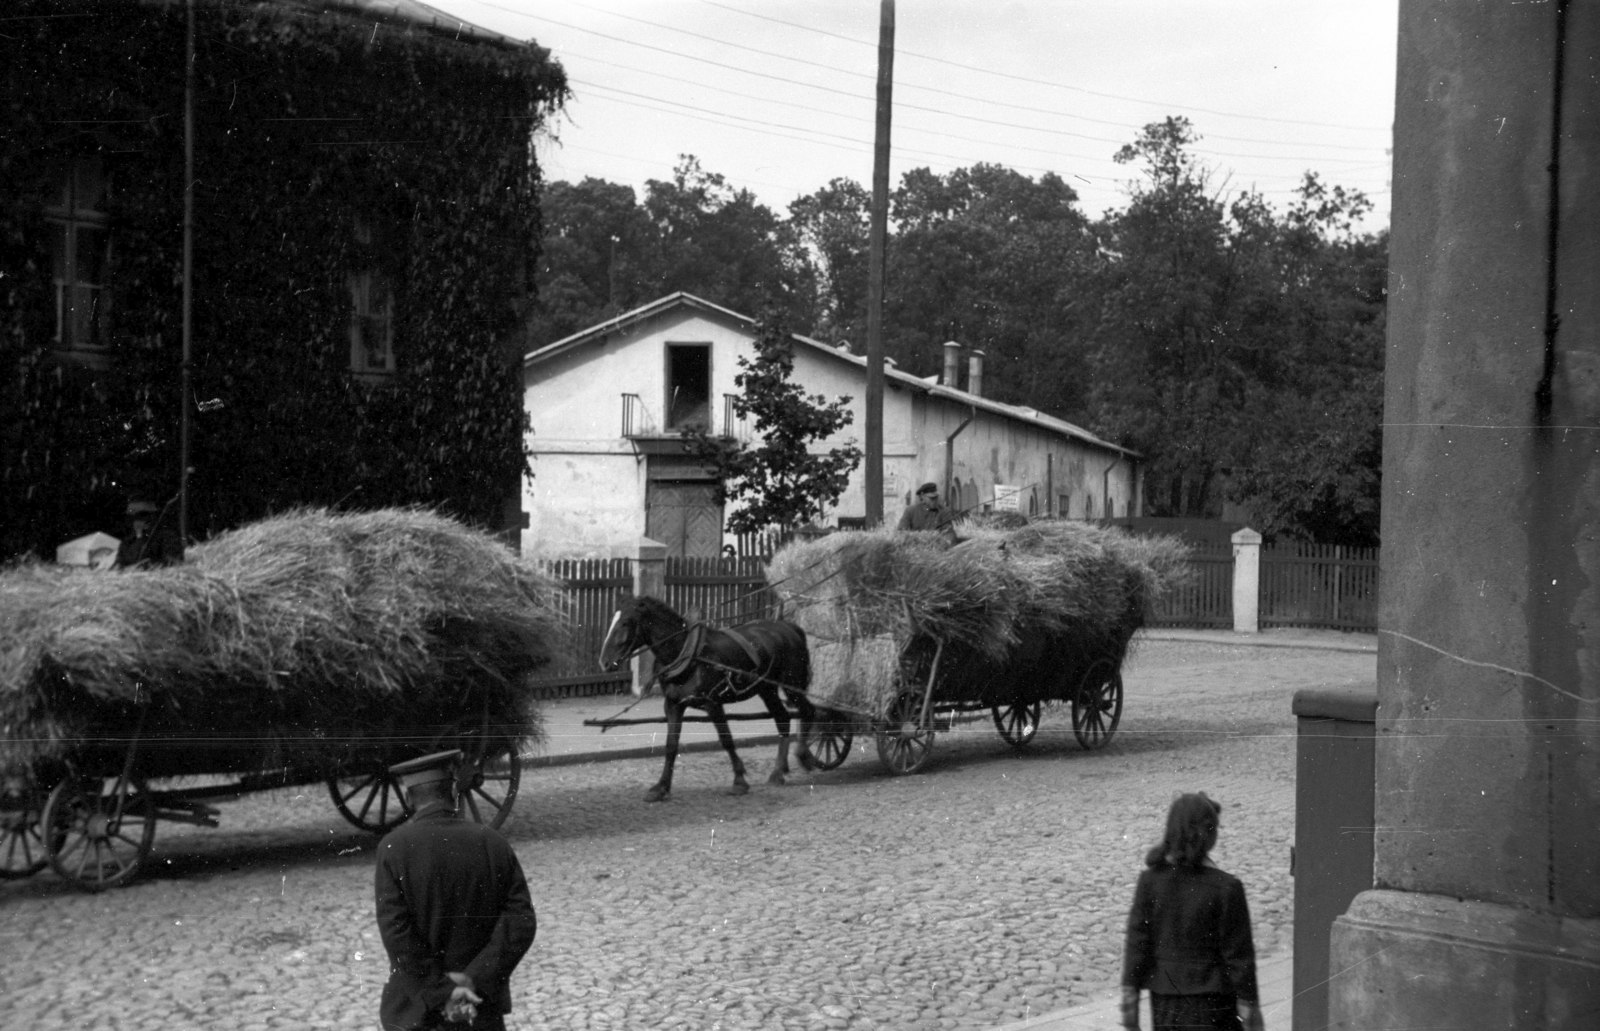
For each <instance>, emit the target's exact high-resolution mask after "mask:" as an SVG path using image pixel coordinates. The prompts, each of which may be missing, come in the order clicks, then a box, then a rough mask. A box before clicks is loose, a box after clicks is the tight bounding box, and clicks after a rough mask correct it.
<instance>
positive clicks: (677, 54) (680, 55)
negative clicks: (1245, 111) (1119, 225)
mask: <svg viewBox="0 0 1600 1031" xmlns="http://www.w3.org/2000/svg"><path fill="white" fill-rule="evenodd" d="M474 2H476V3H480V4H482V5H483V6H485V7H492V8H495V9H497V10H502V11H506V12H507V13H511V14H516V15H518V16H520V17H523V18H528V19H532V20H535V21H544V22H548V23H550V24H552V25H558V26H560V27H561V28H564V29H572V30H573V31H576V32H584V33H588V34H590V35H593V36H598V37H600V38H601V39H608V40H611V41H612V42H616V43H623V44H626V45H629V46H636V47H640V48H643V49H645V50H653V51H656V52H658V53H662V54H666V55H667V56H669V57H673V58H676V59H679V60H688V61H696V62H699V63H701V64H709V65H712V66H713V67H717V68H724V69H727V70H728V71H733V72H739V73H741V74H745V75H753V76H757V77H759V78H763V79H771V80H773V81H775V82H782V83H787V84H789V85H792V86H801V87H804V88H807V89H814V90H819V91H822V92H825V93H833V94H837V95H838V96H843V97H848V98H850V99H851V100H857V101H865V100H867V99H869V98H866V97H863V96H862V95H861V94H858V93H852V92H850V91H848V90H841V89H836V88H834V87H831V86H821V85H817V84H816V83H810V82H805V81H803V80H800V79H792V78H788V77H786V76H782V75H774V74H772V73H770V72H758V71H752V70H750V69H747V68H740V67H739V66H738V65H732V64H726V63H724V62H722V61H714V60H712V59H710V58H706V57H700V56H698V55H695V54H688V53H684V52H682V51H679V50H672V49H670V48H667V47H661V46H656V45H654V44H650V43H640V42H638V41H637V40H632V39H627V38H626V37H623V36H615V35H612V34H610V33H606V32H601V31H600V30H598V29H591V28H588V27H586V26H583V25H575V24H573V23H571V22H564V21H561V20H560V19H558V18H551V17H549V16H548V15H544V14H533V13H530V12H527V11H518V10H515V9H513V8H509V7H505V6H502V5H500V4H495V3H490V2H489V0H474ZM707 2H709V0H707ZM580 6H581V5H580ZM597 10H602V13H606V14H611V15H612V16H613V17H617V18H622V19H625V20H628V21H636V22H639V23H640V24H643V25H647V26H650V27H651V28H659V29H666V30H668V31H672V32H678V33H681V34H683V35H686V36H691V37H693V38H696V39H702V40H705V41H707V42H711V43H714V44H716V45H718V46H723V47H729V48H733V49H736V50H745V51H748V52H750V53H753V54H758V55H760V56H763V57H776V58H779V59H782V60H787V61H794V62H797V63H799V64H806V65H811V66H814V67H817V68H821V69H823V70H825V71H828V72H831V73H833V74H836V75H848V76H853V77H855V78H864V79H868V80H870V79H872V78H873V77H872V76H870V75H867V74H866V73H864V72H855V71H849V70H846V69H840V68H834V67H832V66H831V65H826V64H822V63H820V62H817V61H808V60H806V59H804V58H798V57H791V56H789V55H786V54H779V53H776V52H774V51H770V50H761V49H758V48H755V47H748V46H745V45H744V44H741V43H731V42H728V41H726V40H719V39H717V38H715V37H712V36H706V35H703V34H701V33H698V32H690V31H689V30H687V29H679V28H676V27H674V26H671V25H665V24H662V23H659V22H653V21H650V20H648V19H645V18H638V17H635V16H633V15H628V14H620V13H618V12H614V11H604V10H603V9H597ZM784 24H790V23H787V22H786V23H784ZM797 27H800V28H804V26H797ZM813 31H818V32H821V31H823V30H820V29H818V30H813ZM607 63H612V62H607ZM947 63H954V62H947ZM958 67H964V66H959V65H958ZM991 74H994V75H1007V73H1003V72H993V73H991ZM1007 77H1009V78H1018V76H1007ZM1028 81H1035V80H1028ZM1040 81H1042V80H1040ZM903 85H905V86H908V87H910V88H914V89H921V90H924V91H927V92H930V93H936V94H940V95H942V96H948V97H954V98H956V99H958V100H966V101H972V102H975V103H979V104H988V105H997V106H1003V107H1012V108H1016V109H1018V110H1024V111H1032V112H1035V113H1038V114H1047V115H1051V116H1054V117H1059V118H1081V119H1082V120H1084V121H1090V122H1095V123H1097V124H1102V125H1112V126H1119V127H1122V128H1126V129H1128V130H1129V131H1130V132H1138V131H1139V129H1140V128H1142V127H1141V126H1132V125H1127V124H1126V123H1122V122H1113V121H1108V120H1105V119H1095V118H1088V117H1085V116H1080V115H1075V114H1072V113H1071V112H1067V111H1060V110H1055V109H1049V108H1039V107H1031V106H1028V105H1021V104H1011V103H1008V102H1005V101H995V100H990V99H987V98H984V97H977V96H973V95H971V94H965V93H957V92H955V91H952V90H946V89H940V88H938V87H933V86H917V85H915V84H912V83H906V84H903ZM1047 85H1049V84H1048V83H1047ZM712 88H715V87H712ZM1061 88H1063V89H1075V88H1076V87H1067V86H1062V87H1061ZM1083 92H1091V91H1083ZM1097 95H1100V96H1105V97H1110V98H1112V99H1119V100H1126V99H1132V98H1124V97H1117V96H1115V95H1114V94H1097ZM1138 102H1139V103H1146V102H1145V101H1138ZM1178 106H1181V105H1178ZM895 107H896V108H897V109H905V110H915V111H924V112H928V113H931V114H937V115H940V116H944V117H952V118H961V119H964V120H967V121H974V122H982V123H985V124H990V125H997V126H1002V127H1005V128H1012V129H1022V130H1024V131H1027V132H1042V133H1048V134H1050V135H1056V136H1071V137H1075V138H1078V139H1084V140H1089V141H1091V142H1096V143H1110V144H1113V145H1116V146H1121V145H1122V144H1123V143H1125V142H1127V141H1126V140H1123V139H1109V138H1107V137H1103V136H1090V135H1088V134H1085V133H1076V132H1072V131H1070V130H1065V129H1048V128H1043V127H1040V126H1033V125H1024V124H1021V123H1017V122H1003V121H1000V120H998V119H993V118H984V117H981V116H978V115H968V114H962V113H960V112H957V111H951V110H948V109H946V108H934V107H926V106H923V105H920V104H910V103H906V102H904V101H900V102H898V103H896V105H895ZM1190 110H1197V111H1201V110H1205V109H1203V108H1190ZM1208 113H1211V114H1220V115H1223V116H1224V117H1250V116H1243V115H1240V116H1235V115H1230V114H1228V113H1227V112H1215V111H1212V112H1208ZM1266 120H1268V121H1293V120H1292V119H1266ZM1299 124H1306V125H1323V124H1326V123H1316V122H1304V123H1299ZM1212 138H1215V139H1228V140H1232V141H1234V142H1253V143H1264V144H1267V145H1268V146H1282V147H1294V146H1310V147H1322V148H1326V149H1335V150H1357V151H1367V152H1370V151H1373V150H1377V149H1380V148H1378V147H1363V146H1356V145H1347V144H1338V143H1295V142H1283V141H1278V140H1259V139H1254V138H1250V137H1235V136H1220V135H1219V136H1215V137H1212ZM1214 153H1218V154H1221V155H1223V156H1226V157H1239V158H1256V157H1264V158H1266V159H1268V160H1319V161H1355V160H1358V159H1356V158H1334V157H1318V158H1315V159H1311V158H1293V157H1290V156H1283V157H1280V156H1278V155H1255V154H1237V153H1232V152H1228V151H1215V152H1214Z"/></svg>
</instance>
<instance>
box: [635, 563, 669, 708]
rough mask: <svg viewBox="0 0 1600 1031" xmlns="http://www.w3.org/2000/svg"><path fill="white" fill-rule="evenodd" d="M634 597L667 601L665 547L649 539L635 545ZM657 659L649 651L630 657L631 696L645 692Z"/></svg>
mask: <svg viewBox="0 0 1600 1031" xmlns="http://www.w3.org/2000/svg"><path fill="white" fill-rule="evenodd" d="M631 557H632V559H633V596H634V597H635V598H659V599H661V600H662V601H666V600H667V546H666V545H665V544H662V543H661V542H660V541H653V540H651V539H650V538H648V537H640V538H639V540H638V541H637V542H636V543H635V544H634V547H633V555H632V556H631ZM655 662H656V658H655V656H654V655H652V654H650V652H649V651H648V650H646V651H642V652H640V653H639V654H638V655H635V656H634V657H633V693H634V694H635V695H640V694H643V693H644V686H645V685H646V684H648V683H649V682H650V677H651V675H652V674H653V673H654V672H655Z"/></svg>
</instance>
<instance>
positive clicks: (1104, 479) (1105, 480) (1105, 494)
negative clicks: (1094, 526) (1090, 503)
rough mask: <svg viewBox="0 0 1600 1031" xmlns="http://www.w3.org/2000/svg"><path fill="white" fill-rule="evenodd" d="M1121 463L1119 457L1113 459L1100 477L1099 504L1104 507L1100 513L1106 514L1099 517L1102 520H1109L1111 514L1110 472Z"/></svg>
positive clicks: (1120, 457)
mask: <svg viewBox="0 0 1600 1031" xmlns="http://www.w3.org/2000/svg"><path fill="white" fill-rule="evenodd" d="M1121 462H1122V456H1121V455H1118V456H1117V457H1115V458H1113V459H1112V460H1111V464H1110V465H1108V466H1106V471H1105V472H1104V473H1102V474H1101V476H1100V504H1101V505H1103V506H1104V507H1103V508H1102V509H1101V512H1103V513H1107V514H1105V515H1102V516H1101V517H1100V518H1102V519H1110V518H1111V516H1110V514H1109V513H1110V512H1111V470H1113V469H1115V468H1116V467H1117V466H1118V465H1119V464H1121Z"/></svg>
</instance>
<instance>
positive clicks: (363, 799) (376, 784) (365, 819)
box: [328, 766, 411, 834]
mask: <svg viewBox="0 0 1600 1031" xmlns="http://www.w3.org/2000/svg"><path fill="white" fill-rule="evenodd" d="M328 795H329V796H330V797H331V798H332V799H333V804H334V805H335V806H336V807H337V808H338V810H339V815H341V816H343V817H344V818H345V819H346V820H349V821H350V822H351V823H353V824H355V825H356V826H357V827H360V828H361V829H362V830H364V831H371V832H372V833H374V834H387V833H389V832H390V831H392V830H394V829H395V828H396V827H398V826H400V825H401V824H402V823H405V822H406V820H407V819H409V818H410V816H411V804H410V803H409V802H407V801H406V792H405V789H404V788H402V787H401V786H400V784H399V782H398V781H396V780H395V779H394V777H392V776H390V774H389V768H388V767H387V766H380V767H377V768H375V769H373V770H372V771H370V772H368V773H363V774H356V775H354V776H347V777H342V778H341V777H329V778H328Z"/></svg>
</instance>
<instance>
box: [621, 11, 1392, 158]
mask: <svg viewBox="0 0 1600 1031" xmlns="http://www.w3.org/2000/svg"><path fill="white" fill-rule="evenodd" d="M700 2H701V3H703V4H706V5H707V6H710V7H719V8H721V9H722V10H724V11H731V12H733V13H734V14H742V15H745V16H747V17H750V18H759V19H761V20H762V21H769V22H773V23H775V24H778V25H787V26H788V27H790V28H792V29H801V30H803V31H805V32H815V33H817V34H819V35H822V36H831V37H833V38H834V39H842V40H844V41H845V42H847V43H856V44H859V45H861V46H867V47H870V46H872V45H873V44H872V43H869V42H867V41H866V40H864V39H856V38H855V37H853V36H846V35H843V34H841V33H838V32H829V31H828V30H827V29H818V28H814V27H812V26H810V25H801V24H799V23H798V22H792V21H784V20H783V19H782V18H774V17H772V16H771V15H767V14H757V13H755V12H754V11H746V10H742V9H740V8H737V7H730V6H729V5H727V4H720V3H717V2H716V0H700ZM608 13H610V12H608ZM618 17H627V16H626V15H618ZM735 45H736V44H735ZM900 53H901V54H904V55H906V56H908V57H915V58H919V59H921V60H923V61H933V62H935V63H937V64H945V65H949V66H951V67H952V68H960V69H961V70H962V71H967V72H976V73H978V74H980V75H995V76H999V77H1000V78H1003V79H1014V80H1016V81H1017V82H1026V83H1031V84H1033V85H1036V86H1049V87H1051V88H1053V89H1064V90H1071V91H1073V92H1075V93H1083V94H1087V95H1088V96H1091V97H1105V98H1107V99H1109V100H1125V101H1129V102H1131V103H1135V104H1149V105H1151V106H1152V107H1163V108H1177V109H1178V110H1181V111H1199V112H1202V113H1204V114H1208V115H1220V116H1222V117H1224V118H1244V119H1249V120H1251V121H1256V122H1282V123H1284V124H1287V125H1311V126H1316V127H1318V128H1324V129H1350V130H1354V131H1356V132H1389V131H1390V130H1389V127H1387V126H1384V127H1382V128H1379V127H1377V126H1371V125H1341V124H1339V123H1338V122H1313V121H1306V120H1303V119H1298V118H1272V117H1270V116H1267V115H1244V114H1238V113H1236V112H1233V111H1218V110H1215V109H1213V108H1206V107H1195V106H1193V105H1190V104H1168V103H1164V102H1161V101H1155V100H1146V99H1144V98H1142V97H1126V96H1122V95H1121V94H1117V93H1101V92H1099V91H1097V90H1091V89H1085V88H1083V87H1081V86H1068V85H1067V84H1066V83H1061V82H1051V81H1050V80H1048V79H1034V78H1029V77H1028V76H1026V75H1013V74H1012V73H1010V72H997V71H995V70H993V69H991V68H974V67H972V66H971V65H966V64H962V63H961V62H960V61H951V60H948V59H947V58H943V57H934V56H933V55H931V54H919V53H917V52H916V51H914V50H901V51H900ZM919 88H923V89H926V88H927V87H919ZM1008 106H1010V105H1008ZM1033 110H1037V109H1033ZM1219 138H1220V137H1219ZM1230 138H1232V139H1235V140H1238V138H1237V137H1230ZM1242 142H1247V143H1268V142H1271V141H1269V140H1244V141H1242ZM1330 145H1331V144H1330Z"/></svg>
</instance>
